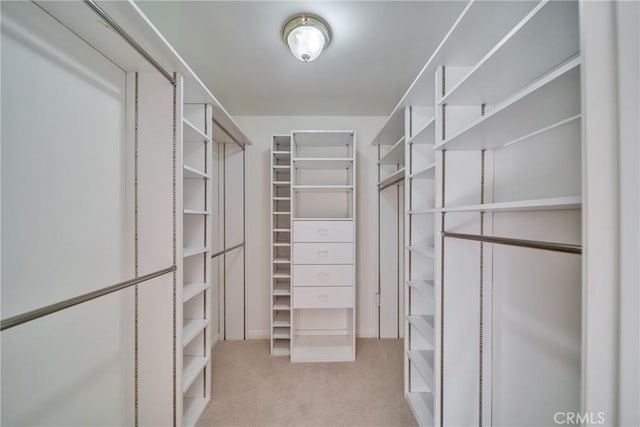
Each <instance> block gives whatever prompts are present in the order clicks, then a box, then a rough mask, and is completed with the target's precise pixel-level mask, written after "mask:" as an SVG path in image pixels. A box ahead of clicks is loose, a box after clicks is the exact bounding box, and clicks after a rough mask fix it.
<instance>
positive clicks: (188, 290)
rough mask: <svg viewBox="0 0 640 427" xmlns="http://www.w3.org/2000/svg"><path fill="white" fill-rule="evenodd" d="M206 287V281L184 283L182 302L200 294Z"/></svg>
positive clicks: (207, 285) (207, 286)
mask: <svg viewBox="0 0 640 427" xmlns="http://www.w3.org/2000/svg"><path fill="white" fill-rule="evenodd" d="M208 288H209V284H208V283H185V284H184V285H183V287H182V302H187V301H189V300H190V299H191V298H193V297H195V296H197V295H199V294H201V293H202V292H204V291H205V290H206V289H208Z"/></svg>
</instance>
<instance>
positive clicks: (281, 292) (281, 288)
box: [273, 283, 291, 296]
mask: <svg viewBox="0 0 640 427" xmlns="http://www.w3.org/2000/svg"><path fill="white" fill-rule="evenodd" d="M286 295H291V287H290V286H289V284H288V283H287V284H278V283H276V284H275V285H273V296H286Z"/></svg>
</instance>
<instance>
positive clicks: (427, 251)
mask: <svg viewBox="0 0 640 427" xmlns="http://www.w3.org/2000/svg"><path fill="white" fill-rule="evenodd" d="M407 249H408V250H409V251H411V252H415V253H418V254H420V255H424V256H427V257H430V258H433V257H435V248H433V247H430V246H419V245H409V246H407Z"/></svg>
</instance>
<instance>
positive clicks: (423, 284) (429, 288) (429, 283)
mask: <svg viewBox="0 0 640 427" xmlns="http://www.w3.org/2000/svg"><path fill="white" fill-rule="evenodd" d="M407 285H409V286H411V287H412V288H414V289H417V290H419V291H425V292H433V290H434V282H433V280H415V279H414V280H407Z"/></svg>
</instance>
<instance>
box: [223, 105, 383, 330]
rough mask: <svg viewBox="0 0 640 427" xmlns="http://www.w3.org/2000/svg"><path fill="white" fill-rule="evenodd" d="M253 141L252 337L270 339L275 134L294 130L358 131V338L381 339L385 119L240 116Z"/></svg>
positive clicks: (250, 230) (249, 248)
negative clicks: (379, 163) (378, 138)
mask: <svg viewBox="0 0 640 427" xmlns="http://www.w3.org/2000/svg"><path fill="white" fill-rule="evenodd" d="M235 119H236V121H237V122H238V124H239V125H240V127H241V128H242V130H243V131H244V132H245V133H246V134H247V136H248V137H249V138H250V139H251V142H252V143H253V145H252V146H250V147H249V148H248V150H247V338H268V337H269V245H270V242H271V238H270V234H271V230H270V221H269V212H270V204H269V203H270V202H269V194H270V193H269V185H270V178H269V167H270V155H271V154H270V153H271V152H270V144H271V135H272V134H288V133H289V132H290V131H291V130H305V129H314V130H315V129H317V130H328V129H335V130H341V129H353V130H355V131H356V136H357V141H356V149H357V152H356V156H357V174H358V175H357V184H356V185H357V223H358V228H357V240H358V243H357V263H358V266H357V295H358V301H357V305H356V310H357V326H356V328H357V335H358V336H362V337H373V336H376V324H377V311H376V305H375V303H376V301H375V293H376V291H377V276H376V272H377V264H376V253H377V250H376V248H377V243H376V239H377V238H376V232H377V225H376V224H377V219H376V212H377V210H376V209H377V208H376V206H377V205H376V200H377V199H376V197H377V187H376V184H377V171H376V163H375V162H376V159H377V154H376V153H377V151H376V148H375V147H373V146H371V141H372V139H373V137H374V136H375V134H376V133H377V132H378V130H379V129H380V127H381V126H382V124H383V122H384V120H385V118H384V117H351V116H340V117H338V116H328V117H308V116H277V117H275V116H274V117H267V116H260V117H258V116H237V117H235Z"/></svg>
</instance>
